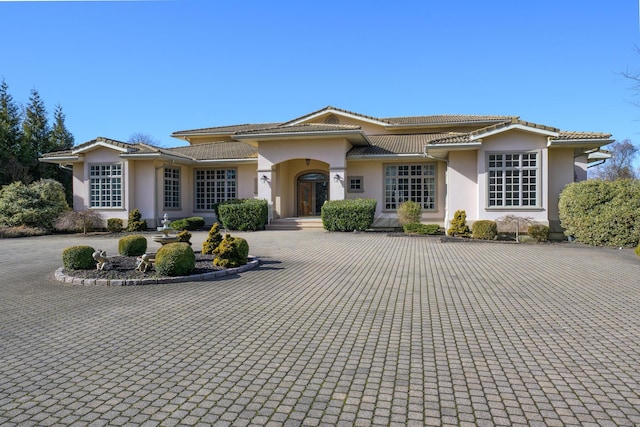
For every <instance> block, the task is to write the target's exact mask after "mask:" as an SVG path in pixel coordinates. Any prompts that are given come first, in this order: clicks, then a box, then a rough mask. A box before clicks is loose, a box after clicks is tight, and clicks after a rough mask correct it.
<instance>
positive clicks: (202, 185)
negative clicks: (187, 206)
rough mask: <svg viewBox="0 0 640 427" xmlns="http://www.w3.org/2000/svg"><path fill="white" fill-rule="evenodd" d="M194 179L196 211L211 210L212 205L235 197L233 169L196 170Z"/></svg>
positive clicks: (234, 173)
mask: <svg viewBox="0 0 640 427" xmlns="http://www.w3.org/2000/svg"><path fill="white" fill-rule="evenodd" d="M195 173H196V178H195V183H196V186H195V187H196V188H195V191H196V206H195V208H196V210H213V205H215V204H216V203H220V202H224V201H226V200H230V199H235V198H237V196H236V187H237V181H236V170H235V169H197V170H196V171H195Z"/></svg>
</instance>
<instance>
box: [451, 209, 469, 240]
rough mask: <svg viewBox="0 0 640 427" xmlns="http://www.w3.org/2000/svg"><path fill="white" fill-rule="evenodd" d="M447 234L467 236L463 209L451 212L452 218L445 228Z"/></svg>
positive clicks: (465, 215) (465, 216)
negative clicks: (447, 227) (446, 228)
mask: <svg viewBox="0 0 640 427" xmlns="http://www.w3.org/2000/svg"><path fill="white" fill-rule="evenodd" d="M447 234H448V235H449V236H457V237H469V234H470V232H469V226H467V212H466V211H465V210H457V211H456V212H455V213H454V214H453V219H452V220H451V223H450V224H449V229H448V230H447Z"/></svg>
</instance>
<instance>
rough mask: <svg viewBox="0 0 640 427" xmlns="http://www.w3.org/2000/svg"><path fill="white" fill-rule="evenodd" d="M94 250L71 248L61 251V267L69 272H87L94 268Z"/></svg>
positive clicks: (82, 247) (88, 247) (83, 247)
mask: <svg viewBox="0 0 640 427" xmlns="http://www.w3.org/2000/svg"><path fill="white" fill-rule="evenodd" d="M94 252H95V249H93V248H92V247H91V246H71V247H69V248H66V249H64V250H63V251H62V265H64V268H67V269H69V270H89V269H92V268H96V260H95V259H93V253H94Z"/></svg>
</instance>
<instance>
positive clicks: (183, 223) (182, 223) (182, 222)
mask: <svg viewBox="0 0 640 427" xmlns="http://www.w3.org/2000/svg"><path fill="white" fill-rule="evenodd" d="M170 227H171V228H172V229H174V230H178V231H182V230H190V231H194V230H199V229H201V228H202V227H204V218H203V217H201V216H191V217H189V218H182V219H177V220H175V221H173V222H172V223H171V226H170Z"/></svg>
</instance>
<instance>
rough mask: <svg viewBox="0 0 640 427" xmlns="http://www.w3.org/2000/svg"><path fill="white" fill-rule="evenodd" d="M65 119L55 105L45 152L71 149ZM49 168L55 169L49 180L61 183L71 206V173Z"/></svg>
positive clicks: (69, 133)
mask: <svg viewBox="0 0 640 427" xmlns="http://www.w3.org/2000/svg"><path fill="white" fill-rule="evenodd" d="M65 118H66V116H65V114H64V113H63V112H62V106H60V104H58V105H56V109H55V111H54V113H53V128H52V129H51V133H50V134H49V147H48V149H47V151H61V150H69V149H70V148H71V147H73V142H74V137H73V135H72V134H71V132H69V130H68V129H67V126H66V125H65V123H64V120H65ZM50 166H54V167H55V169H54V170H52V171H51V173H52V176H50V178H53V179H55V180H56V181H58V182H60V183H62V185H63V186H64V190H65V195H66V198H67V203H68V204H69V206H71V205H72V202H73V184H72V173H71V171H70V170H68V169H63V168H62V167H59V166H55V165H50Z"/></svg>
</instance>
